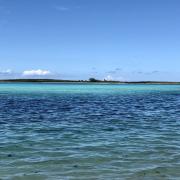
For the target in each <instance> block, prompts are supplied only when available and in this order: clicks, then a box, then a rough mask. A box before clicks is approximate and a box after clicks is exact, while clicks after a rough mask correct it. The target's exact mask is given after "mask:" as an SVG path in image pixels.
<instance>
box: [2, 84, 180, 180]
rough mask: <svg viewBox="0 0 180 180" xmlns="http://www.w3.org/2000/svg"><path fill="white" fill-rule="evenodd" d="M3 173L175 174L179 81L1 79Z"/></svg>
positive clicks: (179, 165) (179, 171)
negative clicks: (91, 82) (103, 82)
mask: <svg viewBox="0 0 180 180" xmlns="http://www.w3.org/2000/svg"><path fill="white" fill-rule="evenodd" d="M0 127H1V128H0V179H3V180H4V179H14V180H16V179H17V180H21V179H22V180H24V179H25V180H26V179H27V180H30V179H33V180H35V179H38V180H41V179H42V180H44V179H52V180H56V179H77V180H80V179H83V180H84V179H103V180H104V179H132V180H136V179H137V180H141V179H148V180H151V179H152V180H156V179H157V180H159V179H160V180H161V179H163V180H166V179H167V180H169V179H180V86H178V85H97V84H94V85H88V84H81V85H80V84H37V83H34V84H33V83H30V84H28V83H20V84H17V83H9V84H8V83H6V84H0Z"/></svg>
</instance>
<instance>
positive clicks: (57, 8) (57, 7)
mask: <svg viewBox="0 0 180 180" xmlns="http://www.w3.org/2000/svg"><path fill="white" fill-rule="evenodd" d="M55 9H56V10H58V11H68V10H69V8H68V7H64V6H56V7H55Z"/></svg>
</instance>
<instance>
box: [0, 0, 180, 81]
mask: <svg viewBox="0 0 180 180" xmlns="http://www.w3.org/2000/svg"><path fill="white" fill-rule="evenodd" d="M179 33H180V1H179V0H29V1H25V0H0V78H1V79H2V78H37V77H39V78H60V79H88V78H89V77H95V78H99V79H104V78H107V79H114V80H131V81H135V80H169V81H180V68H179V67H180V35H179Z"/></svg>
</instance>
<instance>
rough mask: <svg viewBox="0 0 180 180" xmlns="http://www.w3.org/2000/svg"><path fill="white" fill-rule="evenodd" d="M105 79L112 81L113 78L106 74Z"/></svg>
mask: <svg viewBox="0 0 180 180" xmlns="http://www.w3.org/2000/svg"><path fill="white" fill-rule="evenodd" d="M104 79H105V80H106V81H112V80H113V77H112V76H111V75H107V76H106V77H105V78H104Z"/></svg>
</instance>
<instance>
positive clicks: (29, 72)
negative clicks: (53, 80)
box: [22, 69, 51, 76]
mask: <svg viewBox="0 0 180 180" xmlns="http://www.w3.org/2000/svg"><path fill="white" fill-rule="evenodd" d="M50 74H51V72H50V71H49V70H42V69H37V70H34V69H32V70H26V71H24V72H23V73H22V75H23V76H47V75H50Z"/></svg>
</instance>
